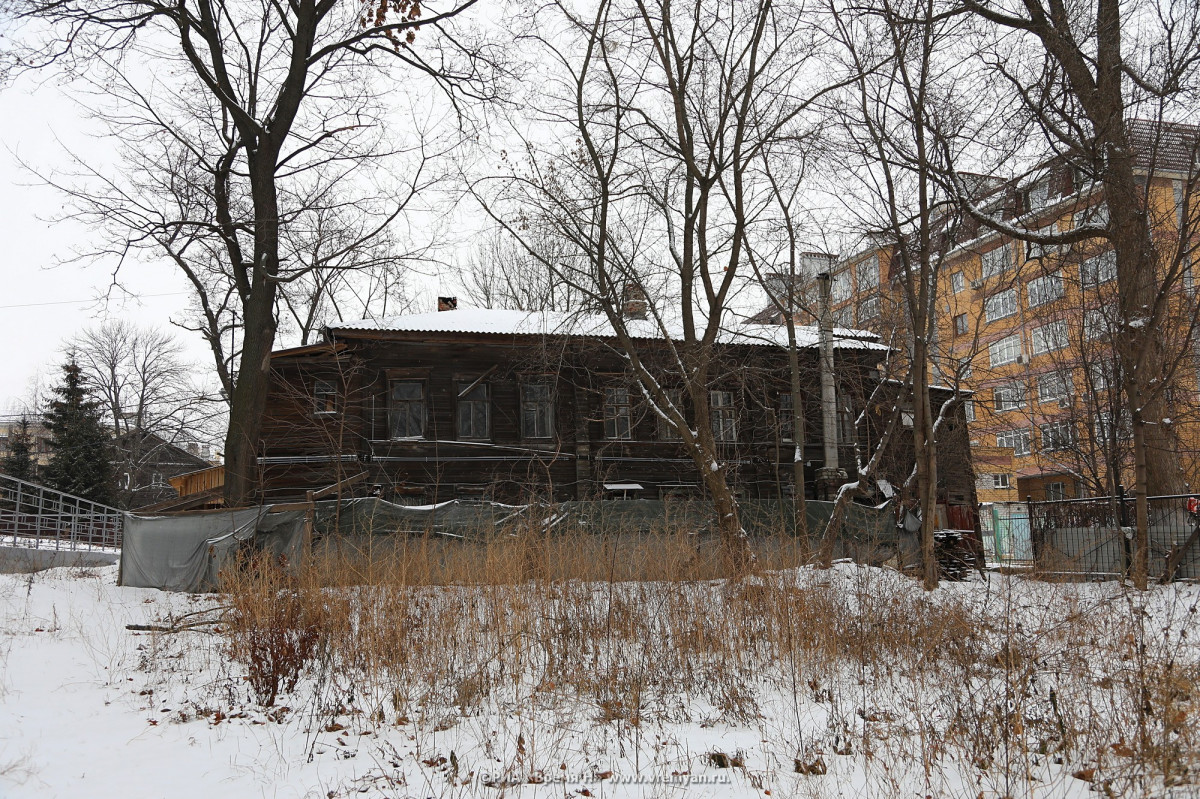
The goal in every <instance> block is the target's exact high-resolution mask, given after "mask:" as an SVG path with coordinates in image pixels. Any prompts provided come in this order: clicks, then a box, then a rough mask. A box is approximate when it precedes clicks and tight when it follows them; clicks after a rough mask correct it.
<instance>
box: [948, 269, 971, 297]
mask: <svg viewBox="0 0 1200 799" xmlns="http://www.w3.org/2000/svg"><path fill="white" fill-rule="evenodd" d="M966 284H967V281H966V279H965V278H963V273H962V272H955V273H954V274H952V275H950V290H951V291H952V292H954V293H955V294H957V293H958V292H960V291H962V290H963V289H964V288H966V287H967V286H966Z"/></svg>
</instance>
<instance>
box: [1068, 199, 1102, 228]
mask: <svg viewBox="0 0 1200 799" xmlns="http://www.w3.org/2000/svg"><path fill="white" fill-rule="evenodd" d="M1071 223H1072V225H1073V226H1074V227H1080V226H1081V225H1096V226H1104V225H1107V224H1108V204H1107V203H1103V202H1101V203H1098V204H1096V205H1092V206H1089V207H1087V208H1081V209H1080V210H1078V211H1076V212H1075V215H1074V217H1072V219H1071Z"/></svg>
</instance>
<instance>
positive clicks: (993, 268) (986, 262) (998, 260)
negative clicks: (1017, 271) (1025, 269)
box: [979, 243, 1012, 278]
mask: <svg viewBox="0 0 1200 799" xmlns="http://www.w3.org/2000/svg"><path fill="white" fill-rule="evenodd" d="M1011 266H1012V251H1011V250H1010V249H1009V247H1008V244H1007V243H1006V244H1002V245H1000V246H999V247H997V248H995V249H994V250H988V251H987V252H985V253H983V254H982V255H980V256H979V273H980V276H982V277H985V278H987V277H991V276H992V275H999V274H1001V273H1002V272H1004V271H1006V270H1008V269H1009V268H1010V267H1011Z"/></svg>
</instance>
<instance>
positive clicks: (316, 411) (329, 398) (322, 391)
mask: <svg viewBox="0 0 1200 799" xmlns="http://www.w3.org/2000/svg"><path fill="white" fill-rule="evenodd" d="M337 405H338V394H337V386H335V385H334V384H333V383H331V382H329V381H328V380H318V381H316V382H315V383H313V416H333V415H334V414H336V413H337Z"/></svg>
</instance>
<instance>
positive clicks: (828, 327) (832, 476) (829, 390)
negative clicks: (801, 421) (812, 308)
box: [817, 272, 846, 500]
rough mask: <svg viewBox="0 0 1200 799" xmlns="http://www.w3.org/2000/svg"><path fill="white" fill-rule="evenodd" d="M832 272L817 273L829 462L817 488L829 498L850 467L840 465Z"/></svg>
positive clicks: (823, 416)
mask: <svg viewBox="0 0 1200 799" xmlns="http://www.w3.org/2000/svg"><path fill="white" fill-rule="evenodd" d="M832 282H833V277H832V275H830V273H829V272H822V273H820V274H819V275H817V288H818V292H819V300H818V301H819V305H818V311H819V313H820V316H819V318H818V322H817V329H818V331H819V332H820V354H821V369H820V371H821V427H822V433H823V435H822V438H823V439H824V442H823V443H824V445H825V465H824V466H822V467H821V468H820V469H818V470H817V489H818V490H819V491H820V492H821V494H822V495H823V496H824V498H825V499H827V500H829V499H833V498H834V497H835V496H836V495H837V491H838V489H839V488H841V486H842V484H843V483H845V482H846V470H845V469H842V468H841V467H840V465H839V464H838V430H837V390H836V389H835V388H834V382H833V308H832V307H831V306H832V302H831V293H832V292H831V289H832V286H831V284H832Z"/></svg>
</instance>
